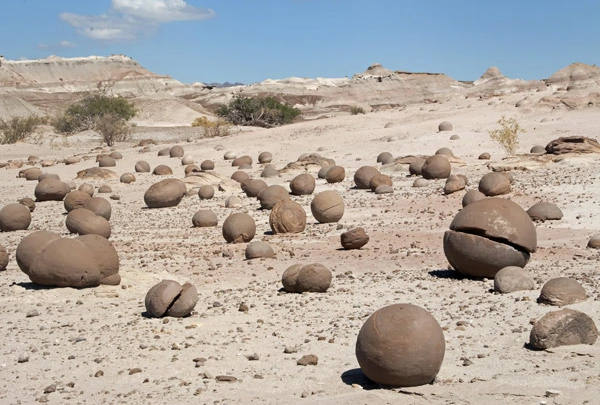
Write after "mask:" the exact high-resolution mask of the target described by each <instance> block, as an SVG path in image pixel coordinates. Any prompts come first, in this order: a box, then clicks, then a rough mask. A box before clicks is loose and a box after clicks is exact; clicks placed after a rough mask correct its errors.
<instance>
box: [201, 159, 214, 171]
mask: <svg viewBox="0 0 600 405" xmlns="http://www.w3.org/2000/svg"><path fill="white" fill-rule="evenodd" d="M200 170H203V171H207V170H215V162H213V161H212V160H203V161H202V163H200Z"/></svg>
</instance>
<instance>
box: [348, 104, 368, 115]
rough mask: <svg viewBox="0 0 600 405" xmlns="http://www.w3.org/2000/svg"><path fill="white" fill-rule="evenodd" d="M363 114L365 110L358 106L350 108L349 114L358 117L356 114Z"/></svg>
mask: <svg viewBox="0 0 600 405" xmlns="http://www.w3.org/2000/svg"><path fill="white" fill-rule="evenodd" d="M364 113H365V109H364V108H362V107H359V106H355V105H354V106H352V107H350V114H352V115H358V114H364Z"/></svg>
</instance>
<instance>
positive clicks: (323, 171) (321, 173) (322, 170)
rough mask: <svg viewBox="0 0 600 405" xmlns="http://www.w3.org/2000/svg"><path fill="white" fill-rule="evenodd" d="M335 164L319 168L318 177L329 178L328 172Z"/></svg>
mask: <svg viewBox="0 0 600 405" xmlns="http://www.w3.org/2000/svg"><path fill="white" fill-rule="evenodd" d="M332 167H333V166H323V167H321V168H320V169H319V172H318V173H317V177H318V178H319V179H325V178H327V172H329V169H331V168H332Z"/></svg>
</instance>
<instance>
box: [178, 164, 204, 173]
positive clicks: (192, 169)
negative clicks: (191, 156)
mask: <svg viewBox="0 0 600 405" xmlns="http://www.w3.org/2000/svg"><path fill="white" fill-rule="evenodd" d="M201 171H202V170H201V169H200V168H199V167H198V165H187V166H186V167H185V168H184V169H183V173H184V174H185V175H186V176H187V175H188V174H190V173H199V172H201Z"/></svg>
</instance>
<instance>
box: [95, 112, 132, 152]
mask: <svg viewBox="0 0 600 405" xmlns="http://www.w3.org/2000/svg"><path fill="white" fill-rule="evenodd" d="M94 130H95V131H96V132H98V133H99V134H100V136H101V137H102V140H103V141H104V142H106V145H108V146H113V145H114V144H115V142H125V141H127V140H129V138H130V135H131V128H130V126H129V125H127V120H125V119H124V118H122V117H121V116H120V115H119V114H115V113H106V114H104V115H101V116H98V117H96V120H95V123H94Z"/></svg>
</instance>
